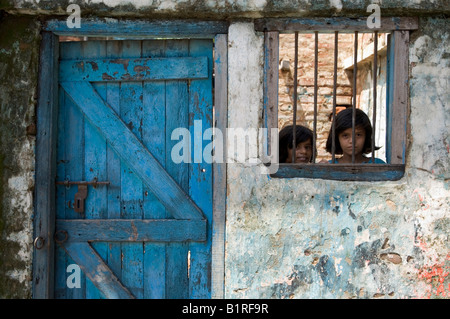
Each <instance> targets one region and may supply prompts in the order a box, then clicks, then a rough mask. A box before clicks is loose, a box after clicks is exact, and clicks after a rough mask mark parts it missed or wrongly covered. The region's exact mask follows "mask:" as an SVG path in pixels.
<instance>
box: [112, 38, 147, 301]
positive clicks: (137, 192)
mask: <svg viewBox="0 0 450 319" xmlns="http://www.w3.org/2000/svg"><path fill="white" fill-rule="evenodd" d="M119 56H120V59H118V61H125V60H124V59H126V58H131V60H134V59H139V58H140V57H141V41H131V40H127V41H124V42H123V46H122V52H121V53H120V55H119ZM124 63H128V62H124ZM122 67H123V65H122ZM142 113H143V108H142V82H135V81H134V82H130V81H123V82H121V86H120V118H121V119H122V121H123V122H124V123H125V124H126V125H127V126H128V129H129V131H131V133H132V134H133V136H135V137H136V139H137V140H138V141H139V142H142V134H141V132H142V127H141V125H142ZM125 147H126V146H125ZM120 188H121V191H122V193H121V198H120V205H121V217H122V218H126V219H142V218H143V196H144V193H143V183H142V180H141V179H140V178H139V176H138V175H137V174H136V172H135V171H133V169H132V167H130V166H129V165H128V163H127V162H125V161H122V162H121V186H120ZM143 254H144V251H143V245H142V244H140V243H127V242H124V243H122V282H123V284H124V285H125V286H126V287H127V288H128V289H129V290H130V291H131V292H132V293H133V295H134V296H136V298H138V299H142V297H143V292H144V290H143V285H144V280H143V273H144V269H143V263H144V261H143Z"/></svg>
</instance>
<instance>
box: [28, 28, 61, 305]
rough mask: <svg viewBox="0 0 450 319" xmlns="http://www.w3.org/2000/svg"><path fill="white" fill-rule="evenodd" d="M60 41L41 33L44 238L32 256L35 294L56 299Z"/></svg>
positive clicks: (38, 220)
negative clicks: (54, 272)
mask: <svg viewBox="0 0 450 319" xmlns="http://www.w3.org/2000/svg"><path fill="white" fill-rule="evenodd" d="M58 50H59V42H58V37H56V36H55V35H54V34H52V33H51V32H43V33H42V42H41V48H40V61H39V82H38V83H39V88H38V90H39V95H38V96H39V100H38V107H37V111H36V112H37V134H36V176H35V177H36V185H35V198H36V201H35V216H34V237H35V238H39V237H41V238H42V239H43V240H44V246H43V247H42V248H41V249H36V248H35V249H34V259H33V286H32V289H33V297H34V298H39V299H43V298H53V297H54V277H53V270H54V269H55V267H54V260H55V258H56V257H57V256H55V253H54V251H55V249H54V248H55V247H54V242H53V240H51V238H52V236H53V233H54V220H55V210H54V205H55V187H54V186H55V185H54V180H55V175H56V156H57V154H56V145H57V142H56V141H57V115H58V112H57V108H58V89H57V86H56V85H55V83H57V73H58V72H57V69H58Z"/></svg>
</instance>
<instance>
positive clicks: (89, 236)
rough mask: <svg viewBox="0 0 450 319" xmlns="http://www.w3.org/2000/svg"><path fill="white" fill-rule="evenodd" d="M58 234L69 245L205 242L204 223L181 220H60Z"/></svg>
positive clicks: (57, 227) (205, 225)
mask: <svg viewBox="0 0 450 319" xmlns="http://www.w3.org/2000/svg"><path fill="white" fill-rule="evenodd" d="M56 231H65V232H67V235H68V238H67V242H87V241H89V242H95V241H108V242H116V241H120V242H144V241H145V242H147V241H152V242H181V241H205V240H206V239H207V235H206V232H207V223H206V221H205V220H178V219H143V220H142V219H65V220H62V219H59V220H57V221H56Z"/></svg>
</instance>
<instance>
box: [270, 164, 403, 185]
mask: <svg viewBox="0 0 450 319" xmlns="http://www.w3.org/2000/svg"><path fill="white" fill-rule="evenodd" d="M404 172H405V165H390V164H315V165H313V164H279V168H278V171H277V172H276V173H274V174H271V175H270V176H271V177H276V178H295V177H302V178H320V179H331V180H341V181H346V180H351V181H387V180H392V181H395V180H399V179H400V178H402V177H403V174H404Z"/></svg>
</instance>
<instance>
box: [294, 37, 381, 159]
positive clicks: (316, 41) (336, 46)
mask: <svg viewBox="0 0 450 319" xmlns="http://www.w3.org/2000/svg"><path fill="white" fill-rule="evenodd" d="M358 36H359V34H358V31H354V49H353V50H354V52H353V57H354V62H353V83H352V91H353V97H352V110H353V111H352V140H353V141H354V140H355V126H356V82H357V72H358V65H357V64H358ZM373 36H374V45H373V47H374V55H373V118H372V136H371V145H372V155H371V156H372V163H375V125H376V115H377V112H376V111H377V107H376V104H377V70H378V67H377V63H378V61H377V51H378V31H374V33H373ZM318 47H319V31H314V123H313V161H312V162H313V163H315V162H316V153H317V146H316V142H317V94H318V84H317V80H318ZM338 56H339V31H335V32H334V61H333V71H334V73H333V113H332V126H331V134H332V146H331V150H332V153H331V158H332V159H331V163H336V123H335V122H336V121H335V118H336V96H337V92H336V91H337V72H338V71H337V65H338ZM297 69H298V32H297V31H296V32H295V58H294V94H293V100H294V103H293V125H292V127H293V145H292V147H293V150H294V151H293V152H292V163H295V160H296V156H295V149H296V143H297V141H296V124H297V98H298V93H297V87H298V74H297ZM355 161H356V159H355V143H352V163H353V164H354V163H355Z"/></svg>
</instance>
